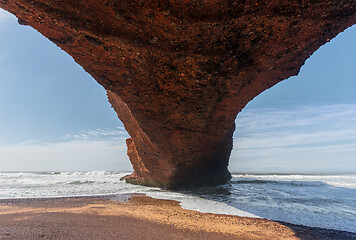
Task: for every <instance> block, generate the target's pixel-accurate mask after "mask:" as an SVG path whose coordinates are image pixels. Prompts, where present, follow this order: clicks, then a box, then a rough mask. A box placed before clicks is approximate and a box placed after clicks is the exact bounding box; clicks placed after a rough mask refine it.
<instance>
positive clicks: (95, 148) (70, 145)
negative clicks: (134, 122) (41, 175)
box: [0, 128, 132, 171]
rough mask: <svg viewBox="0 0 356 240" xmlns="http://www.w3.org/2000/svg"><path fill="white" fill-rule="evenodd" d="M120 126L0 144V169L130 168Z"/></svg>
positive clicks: (76, 169) (123, 133) (123, 169)
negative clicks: (53, 140) (54, 138)
mask: <svg viewBox="0 0 356 240" xmlns="http://www.w3.org/2000/svg"><path fill="white" fill-rule="evenodd" d="M126 137H127V133H126V132H125V131H124V130H123V129H122V128H117V129H112V130H110V129H107V130H103V129H96V130H88V131H83V132H81V133H79V134H75V135H67V136H66V137H65V138H62V140H61V141H60V142H56V143H43V142H39V141H35V140H31V141H27V142H24V143H21V144H16V145H10V146H1V147H0V171H91V170H115V171H130V170H131V169H132V167H131V164H130V161H129V159H128V157H127V154H126V151H127V150H126V142H125V139H126Z"/></svg>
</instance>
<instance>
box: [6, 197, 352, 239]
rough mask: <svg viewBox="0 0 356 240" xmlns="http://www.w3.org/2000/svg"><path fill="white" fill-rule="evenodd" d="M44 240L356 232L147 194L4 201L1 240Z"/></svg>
mask: <svg viewBox="0 0 356 240" xmlns="http://www.w3.org/2000/svg"><path fill="white" fill-rule="evenodd" d="M68 223H71V224H68ZM139 229H141V230H140V231H139ZM39 238H41V239H115V238H116V239H268V238H270V239H356V233H351V232H345V231H339V230H331V229H323V228H316V227H308V226H302V225H294V224H290V223H284V222H277V221H272V220H268V219H261V218H251V217H239V216H236V215H225V214H213V213H200V212H198V211H194V210H187V209H184V208H182V207H181V206H180V203H179V202H177V201H174V200H164V199H155V198H151V197H148V196H145V195H144V194H119V195H116V194H115V195H101V196H85V197H83V196H79V197H76V196H74V197H58V198H22V199H2V200H0V239H39Z"/></svg>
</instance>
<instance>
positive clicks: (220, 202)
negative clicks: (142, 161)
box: [0, 171, 356, 232]
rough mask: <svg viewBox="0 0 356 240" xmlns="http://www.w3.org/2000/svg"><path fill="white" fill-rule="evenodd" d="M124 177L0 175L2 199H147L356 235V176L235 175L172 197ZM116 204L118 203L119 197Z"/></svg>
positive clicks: (99, 174)
mask: <svg viewBox="0 0 356 240" xmlns="http://www.w3.org/2000/svg"><path fill="white" fill-rule="evenodd" d="M126 174H127V173H124V172H106V171H93V172H42V173H0V199H9V198H39V197H64V196H91V195H115V194H130V193H143V194H146V195H148V196H151V197H153V198H160V199H171V200H176V201H180V202H181V205H182V207H183V208H186V209H191V210H196V211H200V212H210V213H218V214H231V215H238V216H246V217H262V218H268V219H272V220H278V221H285V222H290V223H294V224H302V225H308V226H315V227H324V228H331V229H338V230H345V231H350V232H356V174H348V175H298V174H294V175H278V174H274V175H273V174H272V175H268V174H265V175H257V174H233V179H232V181H231V182H230V183H229V184H226V185H222V186H218V187H210V188H202V189H198V190H194V191H184V192H168V191H164V190H161V189H158V188H150V187H144V186H137V185H131V184H127V183H125V182H123V181H120V178H121V177H122V176H124V175H126ZM113 198H115V197H113Z"/></svg>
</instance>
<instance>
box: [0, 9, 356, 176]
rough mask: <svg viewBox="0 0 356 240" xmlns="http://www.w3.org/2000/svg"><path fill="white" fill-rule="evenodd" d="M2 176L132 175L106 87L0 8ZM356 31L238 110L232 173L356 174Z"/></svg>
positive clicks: (121, 132)
mask: <svg viewBox="0 0 356 240" xmlns="http://www.w3.org/2000/svg"><path fill="white" fill-rule="evenodd" d="M0 36H1V38H0V133H1V134H0V171H33V170H38V171H44V170H56V171H60V170H73V171H77V170H131V165H130V163H129V160H128V158H127V156H126V144H125V139H126V138H127V137H128V135H127V133H126V132H125V130H124V129H123V127H122V124H121V123H120V121H119V120H118V118H117V116H116V113H115V112H114V111H113V110H112V109H111V107H110V104H109V103H108V101H107V98H106V94H105V91H104V89H103V88H102V87H101V86H100V85H99V84H97V83H96V81H95V80H94V79H93V78H91V76H90V75H89V74H87V73H86V72H85V71H84V70H83V69H82V68H81V67H80V66H79V65H78V64H76V63H75V62H74V60H73V59H72V58H71V57H70V56H69V55H68V54H66V53H65V52H63V51H61V50H60V49H59V48H58V47H57V46H56V45H54V44H53V43H51V42H50V41H49V40H47V39H46V38H44V37H43V36H41V35H40V34H39V33H38V32H36V31H35V30H33V29H32V28H30V27H28V26H20V25H19V24H18V23H17V19H16V18H15V17H14V16H12V15H10V14H8V13H6V12H5V11H2V10H0ZM355 39H356V27H355V26H354V27H352V28H349V29H348V30H346V31H345V32H344V33H342V34H340V35H339V36H338V37H337V38H335V39H333V40H332V41H331V42H330V43H328V44H326V45H325V46H323V47H321V48H320V49H319V50H318V51H317V52H316V53H314V54H313V56H312V57H311V58H310V59H308V61H307V62H306V64H305V66H303V68H302V70H301V72H300V74H299V75H298V76H297V77H292V78H290V79H288V80H287V81H284V82H282V83H279V84H277V85H276V86H275V87H273V88H271V89H269V90H267V91H266V92H264V93H263V94H261V95H260V96H258V97H256V98H255V99H254V100H253V101H252V102H251V103H249V104H248V106H247V107H246V108H245V109H244V110H243V111H242V112H241V113H240V114H239V118H238V120H237V122H236V123H237V130H236V133H235V139H234V150H233V152H232V156H231V160H230V170H231V171H234V172H235V171H248V172H318V171H322V172H331V171H338V172H346V171H352V172H356V125H355V124H354V123H355V122H356V121H355V120H356V94H355V92H356V79H355V78H356V77H355V76H356V59H355V58H356V57H355V56H356V46H355V44H354V43H353V42H354V41H355Z"/></svg>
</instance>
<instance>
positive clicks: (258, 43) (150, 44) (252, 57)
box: [0, 0, 356, 188]
mask: <svg viewBox="0 0 356 240" xmlns="http://www.w3.org/2000/svg"><path fill="white" fill-rule="evenodd" d="M0 7H1V8H4V9H6V10H8V11H10V12H12V13H14V14H15V15H16V16H17V17H18V18H19V19H21V22H24V23H26V24H28V25H30V26H32V27H33V28H35V29H37V30H38V31H39V32H40V33H42V34H43V35H44V36H46V37H47V38H49V39H50V40H51V41H52V42H54V43H55V44H57V45H58V46H59V47H61V48H62V49H63V50H64V51H66V52H67V53H68V54H70V55H71V56H72V57H73V58H74V59H75V61H76V62H77V63H79V64H80V65H81V66H83V68H84V69H85V70H86V71H87V72H88V73H90V74H91V75H92V76H93V77H94V78H95V79H96V80H97V81H98V82H99V83H100V84H101V85H102V86H103V87H104V88H105V89H106V90H107V92H108V98H109V101H110V102H111V103H112V105H113V107H114V109H115V111H116V112H117V113H118V116H119V118H120V119H121V120H122V122H123V123H124V125H125V128H126V130H127V131H128V133H129V134H130V136H131V138H130V139H128V141H127V146H128V155H129V157H130V160H131V162H132V165H133V168H134V170H135V172H134V174H132V175H131V176H130V177H127V178H126V179H127V181H129V182H132V183H138V184H144V185H153V186H160V187H165V188H178V187H189V186H197V185H213V184H221V183H225V182H226V181H228V180H229V179H230V173H229V171H228V170H227V166H228V160H229V156H230V152H231V149H232V135H233V132H234V128H235V126H234V121H235V118H236V116H237V114H238V113H239V112H240V111H241V109H242V108H243V107H244V106H245V105H246V104H247V103H248V102H249V101H250V100H251V99H253V98H254V97H255V96H257V95H258V94H259V93H261V92H262V91H264V90H265V89H267V88H270V87H272V86H273V85H275V84H276V83H278V82H279V81H281V80H283V79H286V78H288V77H290V76H292V75H296V74H297V73H298V72H299V69H300V67H301V66H302V65H303V64H304V61H305V60H306V59H307V58H308V57H309V56H310V55H311V54H312V53H313V52H314V51H316V50H317V49H318V48H319V47H320V46H321V45H323V44H324V43H325V42H327V41H329V39H332V38H333V37H335V36H336V35H337V34H338V33H339V32H341V31H343V30H344V29H346V28H347V27H349V26H351V25H353V24H355V23H356V2H355V1H353V0H344V1H340V0H333V1H329V2H326V1H299V0H298V1H297V0H292V1H279V0H268V1H259V2H258V4H257V3H256V2H255V1H250V2H245V3H244V4H242V3H240V1H237V0H236V1H235V0H210V1H194V0H191V1H188V0H187V1H177V0H159V1H157V0H121V1H114V0H106V1H99V0H68V1H57V0H32V1H28V0H0Z"/></svg>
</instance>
